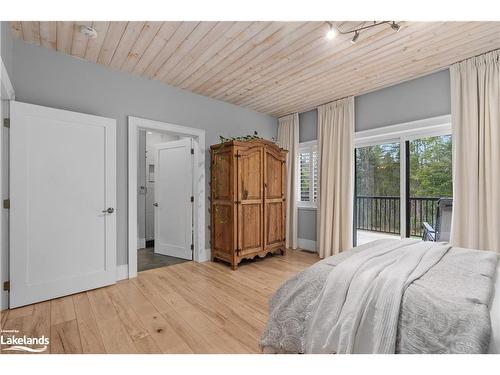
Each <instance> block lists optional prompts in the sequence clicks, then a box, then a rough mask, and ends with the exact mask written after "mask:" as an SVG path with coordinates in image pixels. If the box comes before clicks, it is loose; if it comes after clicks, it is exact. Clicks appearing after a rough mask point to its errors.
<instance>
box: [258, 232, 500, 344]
mask: <svg viewBox="0 0 500 375" xmlns="http://www.w3.org/2000/svg"><path fill="white" fill-rule="evenodd" d="M395 241H396V242H397V241H399V240H381V241H376V242H373V243H371V244H367V245H363V246H360V247H357V248H354V249H352V250H350V251H347V252H344V253H341V254H339V255H336V256H334V257H330V258H326V259H324V260H322V261H321V262H318V263H316V264H315V265H313V266H311V267H309V268H308V269H306V270H305V271H303V272H301V273H300V274H298V275H296V276H295V277H293V278H292V279H290V280H288V281H287V282H285V283H284V284H283V285H282V286H281V287H280V289H279V290H278V291H277V292H276V293H275V294H274V295H273V297H272V299H271V301H270V317H269V321H268V324H267V327H266V330H265V332H264V334H263V336H262V339H261V346H262V348H263V349H264V351H266V352H268V351H271V352H286V353H306V352H307V350H306V332H305V330H306V327H307V326H308V324H309V323H310V322H309V321H308V319H309V318H310V314H307V311H310V310H311V307H313V308H314V307H315V306H313V305H314V304H315V303H317V301H318V300H319V298H318V297H319V296H320V294H321V293H322V291H323V289H324V286H325V282H326V280H327V278H328V277H329V276H330V275H331V274H332V273H334V272H335V267H336V266H337V265H339V264H340V263H341V262H343V261H345V260H346V259H348V258H349V257H351V256H352V255H353V254H356V253H358V252H361V251H367V250H368V251H369V250H370V249H371V248H373V247H374V246H375V247H376V246H378V247H380V246H381V245H387V246H389V247H390V246H394V244H395ZM496 262H497V257H496V254H495V253H492V252H487V251H477V250H468V249H460V248H452V249H451V250H449V251H447V252H446V254H445V255H444V256H443V257H442V258H441V259H440V260H439V262H437V263H436V264H435V265H433V266H432V267H431V268H430V269H429V270H428V271H426V272H425V274H423V275H422V276H421V277H419V278H417V279H416V280H413V281H412V282H411V283H410V285H409V286H407V287H406V288H405V290H404V293H403V297H402V299H401V307H400V312H399V319H398V324H397V337H396V345H395V349H394V351H395V352H396V353H484V352H486V350H487V348H488V343H489V336H490V331H491V326H490V317H489V312H488V303H489V301H490V297H491V293H492V288H493V282H492V280H493V276H494V272H495V266H496ZM322 309H323V310H324V311H323V312H322V313H323V314H325V315H326V314H328V306H327V305H326V304H325V303H324V301H323V303H322ZM332 324H335V322H332ZM328 328H330V327H328ZM352 352H356V351H355V350H353V351H352Z"/></svg>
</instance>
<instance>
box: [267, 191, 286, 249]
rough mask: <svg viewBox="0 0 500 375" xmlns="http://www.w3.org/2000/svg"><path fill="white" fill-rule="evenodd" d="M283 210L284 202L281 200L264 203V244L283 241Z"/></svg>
mask: <svg viewBox="0 0 500 375" xmlns="http://www.w3.org/2000/svg"><path fill="white" fill-rule="evenodd" d="M283 210H284V204H283V202H281V201H278V202H271V203H267V204H266V207H265V211H266V228H265V237H266V246H269V245H273V244H281V242H283V238H284V235H283V225H282V224H283V223H282V220H283V219H282V217H283Z"/></svg>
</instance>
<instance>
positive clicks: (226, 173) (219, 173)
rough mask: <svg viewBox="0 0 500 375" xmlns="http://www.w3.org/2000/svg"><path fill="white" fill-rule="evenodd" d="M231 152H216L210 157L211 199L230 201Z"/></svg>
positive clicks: (229, 150)
mask: <svg viewBox="0 0 500 375" xmlns="http://www.w3.org/2000/svg"><path fill="white" fill-rule="evenodd" d="M232 156H233V155H232V150H231V149H228V150H224V151H216V152H214V153H213V156H212V181H211V184H212V186H211V189H212V198H213V199H218V200H232V196H231V182H232V178H231V177H232V168H231V161H232Z"/></svg>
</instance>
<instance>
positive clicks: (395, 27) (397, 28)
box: [391, 21, 401, 32]
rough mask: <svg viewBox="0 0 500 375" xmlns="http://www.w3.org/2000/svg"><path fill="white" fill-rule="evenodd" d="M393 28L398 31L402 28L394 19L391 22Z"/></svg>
mask: <svg viewBox="0 0 500 375" xmlns="http://www.w3.org/2000/svg"><path fill="white" fill-rule="evenodd" d="M391 28H392V29H393V30H394V31H395V32H398V31H399V29H401V26H399V25H398V24H397V23H396V22H394V21H392V23H391Z"/></svg>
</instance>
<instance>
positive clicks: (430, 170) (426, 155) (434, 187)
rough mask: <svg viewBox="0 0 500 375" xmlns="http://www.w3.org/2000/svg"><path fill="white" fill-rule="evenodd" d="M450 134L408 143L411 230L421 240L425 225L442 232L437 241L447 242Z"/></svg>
mask: <svg viewBox="0 0 500 375" xmlns="http://www.w3.org/2000/svg"><path fill="white" fill-rule="evenodd" d="M451 145H452V140H451V135H445V136H438V137H428V138H420V139H416V140H413V141H410V142H409V148H410V149H409V150H410V160H409V161H410V170H409V177H410V179H409V180H410V181H409V182H410V197H409V208H410V212H409V217H408V219H409V224H410V227H409V230H410V235H411V236H418V237H422V232H423V223H424V222H425V223H428V224H429V225H430V227H431V228H432V229H433V230H439V231H440V233H439V234H438V237H439V238H437V240H439V241H448V240H449V230H450V227H451V210H452V202H453V201H452V199H451V198H452V196H453V185H452V165H451V152H452V151H451Z"/></svg>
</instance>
